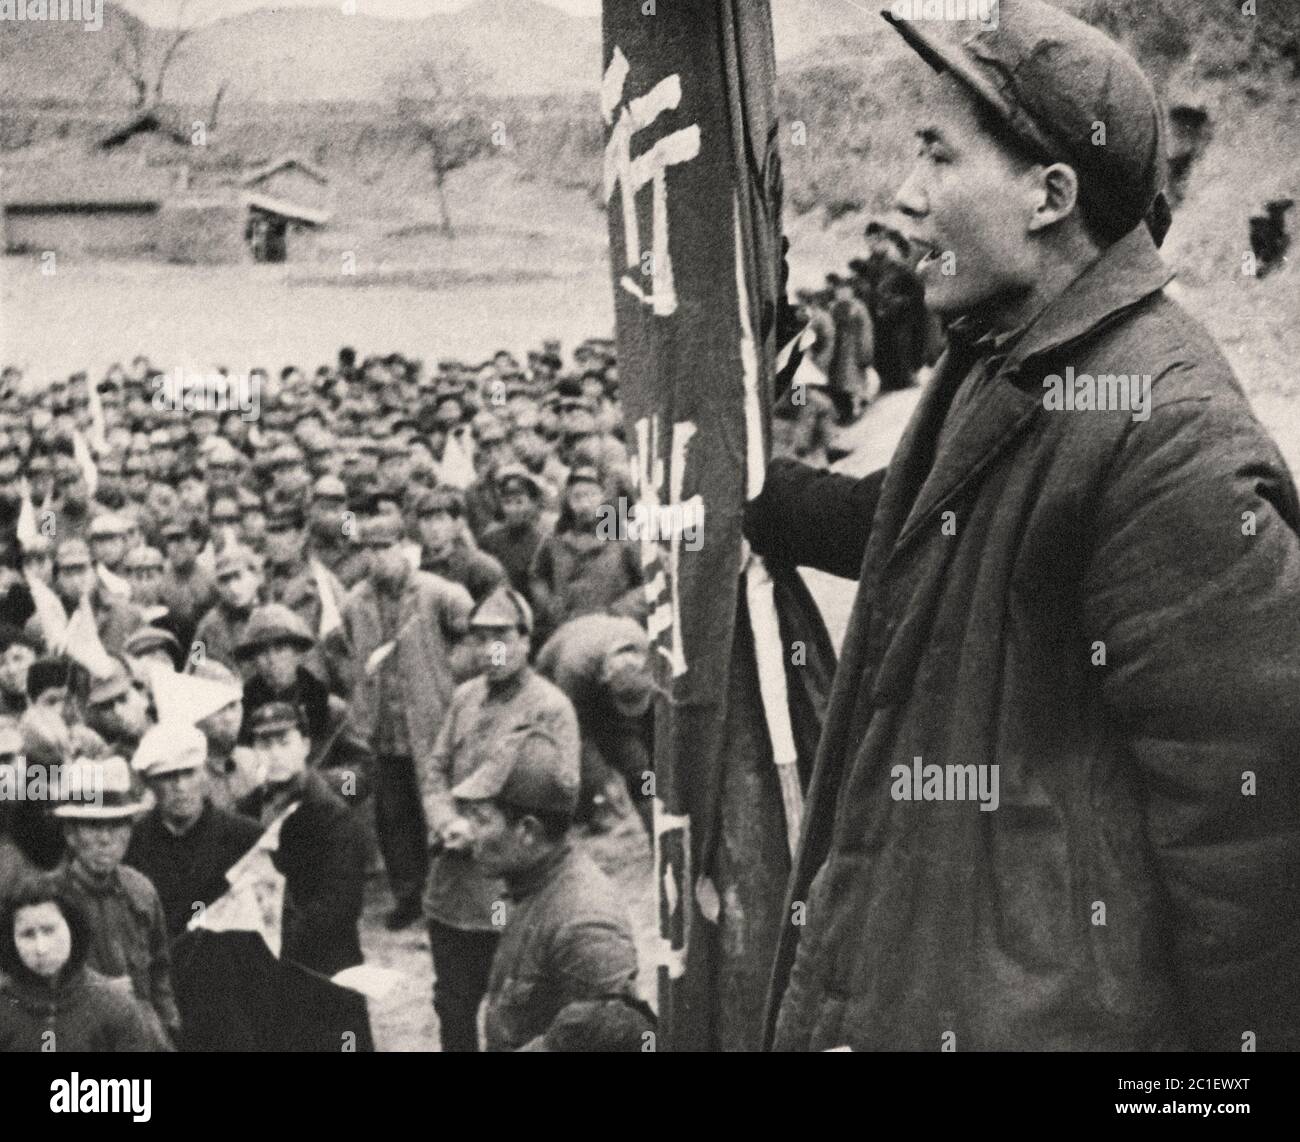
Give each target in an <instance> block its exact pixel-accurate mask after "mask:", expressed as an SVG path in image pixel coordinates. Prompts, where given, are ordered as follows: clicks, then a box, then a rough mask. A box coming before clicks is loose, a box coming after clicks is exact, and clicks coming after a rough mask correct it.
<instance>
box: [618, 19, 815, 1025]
mask: <svg viewBox="0 0 1300 1142" xmlns="http://www.w3.org/2000/svg"><path fill="white" fill-rule="evenodd" d="M601 114H602V117H603V119H604V123H605V129H606V135H605V137H606V147H605V160H604V193H605V201H606V204H607V207H608V213H609V227H610V246H611V261H612V266H611V268H612V277H613V288H614V293H615V314H616V321H617V335H618V353H619V377H620V390H621V393H622V399H623V404H624V417H625V425H626V429H627V439H628V446H629V450H630V451H631V453H632V468H633V485H634V497H635V499H636V503H637V506H638V510H637V512H636V513H635V515H633V516H632V518H633V519H635V521H636V522H637V524H638V528H637V535H636V536H635V537H633V538H635V539H638V540H639V542H640V544H641V551H642V565H643V569H644V573H645V581H646V591H647V599H648V603H649V606H650V618H649V633H650V637H651V643H652V646H653V647H654V650H655V654H656V658H657V661H658V668H659V670H660V679H661V681H662V682H663V684H664V687H665V689H666V690H667V691H668V693H669V694H670V695H671V698H670V700H669V701H666V702H661V703H660V704H659V706H658V713H657V718H656V738H655V767H656V774H655V777H656V805H655V808H656V823H655V854H654V857H655V875H656V883H657V885H658V888H659V955H658V964H657V967H658V970H659V983H660V989H659V994H660V1012H659V1015H660V1027H661V1036H662V1039H663V1045H664V1046H665V1047H666V1048H667V1049H675V1050H682V1049H687V1050H689V1049H699V1050H707V1049H738V1048H745V1047H753V1046H756V1045H757V1038H758V1022H759V1016H760V1014H761V1005H762V998H763V992H764V990H765V987H766V983H767V973H768V970H769V968H770V963H771V959H770V957H771V952H772V950H773V947H774V942H775V937H776V934H777V930H778V927H779V924H780V918H781V909H782V897H783V892H784V881H785V877H786V875H787V873H788V870H789V851H788V841H789V838H792V837H793V836H794V835H795V833H796V832H797V821H798V806H799V782H798V775H797V774H796V772H795V766H794V764H793V763H794V761H795V754H796V752H797V753H798V754H799V760H800V761H801V763H802V762H804V761H808V762H810V760H811V753H812V751H813V748H814V747H815V741H816V732H817V729H816V725H815V719H814V720H813V724H812V726H811V729H810V728H809V723H808V721H807V719H803V720H800V719H798V718H797V717H796V719H795V721H796V722H797V724H796V725H794V726H793V728H792V725H791V711H790V709H788V708H787V706H789V707H798V708H799V709H806V708H807V702H806V701H804V700H803V699H804V695H803V694H802V692H801V693H799V694H795V693H790V694H789V695H787V689H786V684H787V678H786V671H785V670H784V669H783V665H782V664H783V662H785V661H786V659H787V658H788V655H786V654H785V652H784V648H783V646H782V645H780V644H779V643H780V641H781V639H782V638H783V637H784V636H786V635H787V634H789V624H788V623H786V622H784V621H783V622H782V623H781V624H780V628H781V629H780V630H779V631H778V623H777V621H776V610H777V609H779V607H778V604H779V603H780V601H781V600H782V599H786V600H788V599H789V598H790V597H792V596H798V598H799V599H800V605H801V606H802V605H803V604H807V606H808V608H809V610H810V611H811V601H810V600H808V599H807V598H806V592H805V593H803V594H802V595H801V594H800V589H801V587H802V585H801V584H798V583H797V582H796V583H795V584H793V585H792V584H791V583H789V582H788V581H786V580H784V579H783V574H785V573H783V572H780V571H773V573H772V577H771V579H769V578H768V577H767V575H766V573H765V571H764V570H763V569H762V568H754V567H753V566H752V561H751V560H749V558H748V555H747V551H746V549H745V547H744V544H743V540H742V536H741V513H742V509H743V506H744V503H745V501H746V500H747V499H748V498H751V497H752V496H754V495H756V494H757V493H758V491H759V490H760V489H761V487H762V480H763V472H764V466H765V456H766V443H765V438H766V436H767V432H768V426H767V415H768V414H767V410H768V409H769V407H770V405H771V400H772V367H771V363H772V361H773V358H774V356H775V324H776V312H777V299H778V296H779V293H780V288H781V247H780V234H781V232H780V168H779V159H778V154H777V148H776V138H777V121H776V114H775V90H774V65H773V52H772V33H771V22H770V13H769V11H768V5H767V3H766V2H762V0H694V2H691V3H680V2H679V3H672V4H665V3H658V4H649V3H647V4H641V3H632V2H630V0H606V3H605V10H604V72H603V81H602V85H601ZM630 514H631V513H630ZM751 571H757V574H754V575H749V574H747V572H751ZM790 574H792V572H791V573H790ZM747 597H748V599H749V600H750V601H751V602H753V603H756V605H757V606H758V607H759V608H760V610H763V612H764V613H763V615H762V621H755V622H751V621H750V618H751V616H750V613H749V609H748V607H747V605H746V598H747ZM774 600H775V601H774ZM812 615H813V622H814V623H815V624H816V625H817V628H818V630H820V625H819V622H818V621H817V620H816V616H815V611H812ZM758 616H759V612H758V611H755V617H756V618H757V617H758ZM769 620H770V621H769ZM754 632H759V634H760V635H761V636H762V637H761V638H760V639H758V640H756V638H755V633H754ZM810 638H811V639H812V640H813V642H814V643H815V644H816V645H817V646H819V647H826V648H827V650H826V653H827V654H829V649H828V648H829V643H828V642H826V640H825V639H824V632H821V640H820V642H818V635H817V632H816V631H814V632H812V634H811V635H810ZM756 641H757V642H758V645H756ZM814 674H816V675H817V677H818V679H819V680H821V681H824V680H825V678H826V677H827V676H828V675H827V674H826V672H825V671H822V672H820V673H817V672H814ZM800 686H802V679H801V680H799V682H797V683H795V689H798V688H799V687H800ZM787 696H788V697H789V702H787ZM765 697H767V698H771V699H772V700H771V701H770V702H769V703H768V704H767V706H766V708H765V703H764V698H765ZM773 741H775V742H777V743H778V750H777V756H776V757H775V758H774V753H773V749H772V742H773ZM774 760H777V761H784V762H787V763H788V764H787V765H786V766H785V768H784V769H783V770H782V772H781V774H780V776H778V767H777V766H774V765H773V761H774ZM783 786H784V804H785V806H786V808H783Z"/></svg>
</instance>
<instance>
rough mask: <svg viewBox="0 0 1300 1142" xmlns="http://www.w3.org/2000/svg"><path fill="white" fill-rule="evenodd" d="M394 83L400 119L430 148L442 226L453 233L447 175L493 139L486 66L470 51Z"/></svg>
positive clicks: (431, 63) (426, 64)
mask: <svg viewBox="0 0 1300 1142" xmlns="http://www.w3.org/2000/svg"><path fill="white" fill-rule="evenodd" d="M394 87H395V88H396V89H397V90H398V91H399V92H400V93H401V94H400V95H398V96H397V97H396V104H397V107H396V110H397V118H398V122H399V124H400V125H401V126H402V127H403V128H404V130H406V131H407V132H409V133H410V135H411V136H412V137H413V138H414V139H415V140H416V143H417V145H418V146H419V147H420V148H422V149H423V150H425V151H427V152H428V157H429V165H430V169H431V170H432V172H433V182H434V186H435V188H436V191H437V195H438V213H439V217H440V218H441V229H442V232H443V233H444V234H446V235H447V236H448V237H452V236H453V233H454V232H453V230H452V225H451V214H450V212H449V211H448V208H447V190H446V181H447V176H448V175H449V174H451V172H452V171H454V170H459V169H460V168H461V167H463V166H465V165H466V164H468V163H469V162H471V161H473V160H474V159H475V158H477V157H478V156H479V155H481V154H483V153H484V152H485V151H487V149H488V147H489V146H490V145H491V133H492V126H491V124H490V123H489V121H488V117H487V115H486V114H485V113H484V108H483V97H482V93H481V89H482V73H481V70H480V69H479V68H478V67H477V66H475V64H474V63H473V61H472V60H470V59H469V57H467V56H465V55H453V56H448V57H446V58H444V59H440V60H425V61H422V62H421V63H420V64H419V65H418V66H416V67H415V68H414V69H412V70H411V71H409V72H407V73H405V74H404V75H402V76H401V77H399V78H398V79H397V80H396V82H395V83H394Z"/></svg>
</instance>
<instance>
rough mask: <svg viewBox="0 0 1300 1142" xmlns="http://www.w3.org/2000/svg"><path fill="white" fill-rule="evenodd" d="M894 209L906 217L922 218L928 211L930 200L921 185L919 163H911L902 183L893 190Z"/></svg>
mask: <svg viewBox="0 0 1300 1142" xmlns="http://www.w3.org/2000/svg"><path fill="white" fill-rule="evenodd" d="M894 209H895V210H896V211H898V212H899V213H900V214H903V215H906V216H907V217H908V218H924V217H925V215H927V214H928V213H929V212H930V202H929V199H928V198H927V197H926V194H925V190H924V188H923V187H922V185H921V165H920V163H916V164H913V166H912V169H911V170H910V171H908V174H907V178H906V179H904V180H903V185H902V186H900V187H899V188H898V190H897V191H895V192H894Z"/></svg>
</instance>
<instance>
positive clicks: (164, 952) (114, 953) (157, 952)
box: [54, 757, 180, 1042]
mask: <svg viewBox="0 0 1300 1142" xmlns="http://www.w3.org/2000/svg"><path fill="white" fill-rule="evenodd" d="M65 777H66V778H67V785H65V788H64V794H65V795H64V797H63V798H62V799H61V800H60V802H59V803H58V804H57V805H55V807H54V816H55V817H56V818H57V819H58V820H59V821H61V822H62V824H63V829H64V837H65V839H66V841H67V846H68V853H67V858H66V860H65V862H64V865H63V868H62V871H63V876H64V879H65V881H66V884H67V891H68V894H69V895H70V896H71V897H72V898H73V899H74V900H75V901H76V902H77V903H78V904H79V905H80V906H81V908H82V909H83V910H84V911H85V913H86V915H87V917H88V918H89V920H90V949H89V952H88V955H87V961H88V963H89V964H90V966H91V967H92V968H94V969H95V970H96V971H97V972H99V973H100V974H101V975H103V976H106V977H108V978H109V979H119V978H123V977H125V978H127V979H129V980H130V984H131V989H132V990H133V991H134V992H135V996H136V998H137V999H139V1000H140V1001H141V1002H142V1003H145V1004H148V1006H149V1012H150V1014H151V1015H152V1016H153V1018H154V1019H156V1021H157V1023H158V1024H159V1026H160V1027H161V1028H162V1029H163V1030H165V1031H166V1033H167V1037H168V1038H169V1039H170V1040H171V1041H172V1042H175V1041H176V1036H177V1034H178V1032H179V1031H180V1012H179V1011H178V1010H177V1008H176V999H175V997H174V995H173V994H172V984H171V957H170V953H169V952H168V948H167V925H166V921H165V920H164V918H163V910H162V903H161V901H160V900H159V899H158V893H157V891H156V890H155V889H154V886H153V885H152V884H150V883H149V879H148V877H146V876H145V875H144V874H143V873H141V872H138V871H137V870H136V869H134V868H132V867H131V866H130V865H127V864H124V863H123V858H124V857H125V856H126V850H127V846H128V845H129V844H130V843H131V826H132V822H133V821H134V820H135V819H136V818H137V817H139V816H140V815H141V814H143V813H145V812H147V811H148V809H149V807H150V806H149V802H148V801H147V800H146V794H145V790H144V789H143V787H142V786H141V783H140V779H139V778H138V777H137V776H136V775H135V774H133V773H132V772H131V769H130V766H128V765H127V763H126V761H124V760H123V759H122V758H120V757H108V758H104V759H102V760H99V761H91V760H89V759H87V758H79V759H77V760H76V761H73V762H71V763H70V764H69V765H68V767H67V769H66V770H65ZM69 789H71V790H73V791H74V792H75V791H80V792H81V793H82V794H85V792H86V791H87V790H95V791H96V792H97V794H98V796H97V797H95V798H88V797H85V796H73V795H69Z"/></svg>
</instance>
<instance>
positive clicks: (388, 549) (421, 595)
mask: <svg viewBox="0 0 1300 1142" xmlns="http://www.w3.org/2000/svg"><path fill="white" fill-rule="evenodd" d="M360 540H361V543H362V545H363V546H364V547H365V548H366V550H367V551H368V553H369V555H370V566H371V573H370V575H369V577H368V578H366V579H364V580H362V581H361V582H360V583H358V584H357V585H356V586H355V587H354V588H353V589H352V591H351V592H350V593H349V595H348V597H347V602H346V604H345V605H344V609H343V625H344V631H345V633H346V639H347V646H348V648H349V651H350V653H351V656H352V675H353V677H354V678H355V679H356V685H355V687H354V689H353V692H352V714H353V717H354V719H355V722H356V725H357V728H358V730H359V732H360V733H361V735H362V736H363V737H364V738H365V740H366V741H368V742H369V743H370V747H371V749H372V751H373V752H374V755H375V770H374V777H375V819H376V830H377V833H378V838H379V847H380V850H381V852H382V853H383V857H384V866H385V868H386V869H387V871H388V881H389V886H390V888H391V890H392V893H393V900H394V908H393V911H392V912H391V913H390V915H389V917H388V925H389V927H390V928H392V929H398V928H403V927H405V926H406V925H408V924H410V923H412V922H413V921H415V920H417V919H419V917H420V892H421V889H422V888H423V887H424V882H425V877H426V875H427V873H428V851H427V847H426V840H425V837H426V826H425V821H424V814H423V812H422V810H421V805H420V786H419V781H418V778H417V772H416V761H417V759H423V758H426V757H428V755H429V753H430V752H431V751H432V749H433V746H434V741H435V739H436V737H437V733H438V728H439V726H440V725H441V722H442V719H443V715H444V713H445V712H446V709H447V706H448V703H449V702H450V701H451V696H452V693H453V691H454V690H455V687H456V683H457V681H459V679H460V677H464V676H467V674H468V672H469V670H470V669H472V667H467V666H466V665H465V664H464V661H463V660H464V657H465V656H464V654H461V655H460V656H459V657H457V656H456V654H455V650H454V648H455V647H456V644H457V643H459V642H460V641H461V639H462V638H463V637H464V635H465V633H466V631H467V629H468V622H469V614H470V611H471V610H472V609H473V605H474V604H473V600H472V599H471V597H470V594H469V592H468V591H466V590H465V588H464V587H462V586H461V585H460V584H458V583H454V582H451V581H450V580H448V579H444V578H442V577H440V576H438V575H433V574H430V573H429V572H427V571H415V570H412V568H411V565H410V562H409V561H408V560H407V558H406V555H405V553H404V552H403V550H402V547H401V541H402V521H401V517H400V516H396V515H390V514H385V515H371V516H367V517H366V518H365V519H364V520H362V523H361V529H360Z"/></svg>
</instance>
